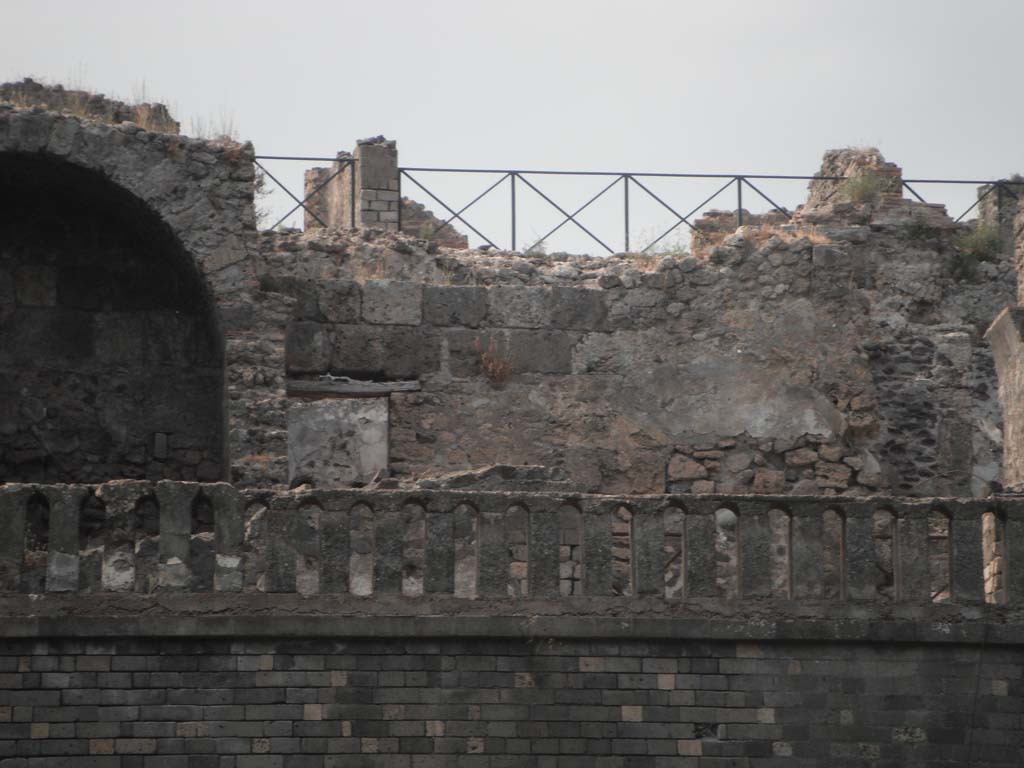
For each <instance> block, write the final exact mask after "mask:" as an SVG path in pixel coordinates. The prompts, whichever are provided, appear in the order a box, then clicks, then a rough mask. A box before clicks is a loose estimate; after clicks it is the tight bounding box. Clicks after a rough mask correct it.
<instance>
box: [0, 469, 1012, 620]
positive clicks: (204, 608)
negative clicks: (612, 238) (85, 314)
mask: <svg viewBox="0 0 1024 768" xmlns="http://www.w3.org/2000/svg"><path fill="white" fill-rule="evenodd" d="M0 521H2V523H3V531H2V533H3V536H2V537H0V591H2V592H3V593H4V594H3V597H2V599H0V613H3V614H5V615H8V616H13V615H26V614H31V615H33V616H47V615H62V616H66V615H68V613H69V612H70V613H72V614H78V615H83V616H85V615H90V614H91V615H104V614H109V613H114V614H119V615H125V616H128V615H132V614H139V615H141V614H146V615H151V614H153V613H154V612H155V613H161V612H168V611H169V612H171V613H173V614H179V613H187V614H190V615H193V614H194V615H202V614H204V613H206V612H211V613H213V614H216V615H221V614H228V615H245V614H246V613H258V614H274V613H275V612H279V611H281V612H285V613H289V614H291V613H300V614H301V613H304V614H309V615H363V616H372V615H376V614H380V615H391V616H402V615H411V616H423V615H432V616H464V615H485V616H498V615H528V616H533V615H538V616H539V615H551V616H557V615H572V616H604V617H608V616H621V617H634V618H641V617H648V618H652V617H665V616H671V617H674V618H686V617H689V618H706V619H722V620H738V619H740V618H743V619H745V620H749V621H780V620H790V621H792V620H808V621H831V620H843V621H845V620H858V621H861V622H864V621H874V620H878V621H894V622H897V623H899V622H905V621H917V622H922V621H923V622H934V621H938V622H954V623H958V622H961V621H965V620H978V619H986V620H988V621H990V622H994V623H997V624H1016V623H1018V622H1019V608H1018V606H1019V605H1020V604H1021V602H1022V600H1024V569H1014V568H1012V563H1013V562H1021V561H1022V558H1024V499H1019V498H1016V497H1003V498H993V499H987V500H983V501H982V500H963V499H900V498H883V497H874V498H869V499H850V498H842V497H772V496H689V495H681V496H633V497H613V496H592V495H570V496H566V495H557V494H541V493H527V494H515V493H500V492H449V491H420V492H417V493H413V494H410V493H408V492H403V491H372V492H366V491H358V490H355V491H326V492H315V493H312V492H285V491H280V492H269V491H255V490H253V491H248V490H238V489H236V488H234V487H233V486H230V485H227V484H222V483H217V484H197V483H184V482H171V481H165V482H159V483H155V484H152V483H145V482H130V481H121V482H113V483H107V484H105V485H100V486H96V487H86V486H31V485H7V486H3V487H2V488H0ZM986 527H987V528H989V529H997V534H996V535H987V534H985V533H984V531H983V529H984V528H986ZM989 539H991V541H989ZM994 558H999V559H1000V561H1001V565H1002V567H1001V569H1000V572H1001V574H1002V579H1001V580H1000V581H999V583H998V585H995V586H992V587H989V588H986V581H985V572H986V566H989V565H990V564H991V562H992V560H993V559H994ZM986 561H987V562H986ZM1007 562H1009V563H1010V564H1011V567H1010V568H1009V569H1007V568H1006V565H1005V564H1006V563H1007ZM989 570H991V568H989ZM996 586H997V587H998V588H996ZM18 593H21V595H23V596H25V597H19V596H18ZM80 593H91V594H92V595H93V598H91V599H90V607H85V606H82V605H80V603H81V600H80V596H79V597H76V595H80ZM196 594H204V595H207V597H204V598H203V600H202V601H199V602H196V600H195V595H196ZM28 595H35V596H36V597H32V598H29V599H28V600H27V601H26V597H27V596H28ZM296 601H298V602H296ZM73 605H74V606H76V607H74V608H72V607H71V606H73Z"/></svg>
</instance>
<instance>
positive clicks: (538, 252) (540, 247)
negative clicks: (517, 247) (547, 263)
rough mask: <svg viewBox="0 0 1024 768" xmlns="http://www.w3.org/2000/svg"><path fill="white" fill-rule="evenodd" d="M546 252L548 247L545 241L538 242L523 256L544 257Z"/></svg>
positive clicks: (524, 252)
mask: <svg viewBox="0 0 1024 768" xmlns="http://www.w3.org/2000/svg"><path fill="white" fill-rule="evenodd" d="M547 252H548V246H547V241H546V240H538V241H537V242H535V243H534V244H533V245H531V246H530V247H529V248H527V249H526V250H525V251H523V256H544V255H545V254H547Z"/></svg>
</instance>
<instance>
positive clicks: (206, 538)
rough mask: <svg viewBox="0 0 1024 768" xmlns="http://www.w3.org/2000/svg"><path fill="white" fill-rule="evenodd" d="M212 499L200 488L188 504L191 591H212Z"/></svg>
mask: <svg viewBox="0 0 1024 768" xmlns="http://www.w3.org/2000/svg"><path fill="white" fill-rule="evenodd" d="M214 514H215V513H214V507H213V501H212V500H211V499H210V497H209V496H208V495H207V494H206V493H205V492H204V491H203V490H202V489H201V488H200V489H199V490H197V491H196V494H195V496H193V497H192V503H191V504H190V505H189V568H190V570H191V573H192V575H191V581H190V582H189V589H191V590H192V591H193V592H212V591H213V572H214V567H215V562H216V552H215V543H214V530H215V525H216V521H215V519H214Z"/></svg>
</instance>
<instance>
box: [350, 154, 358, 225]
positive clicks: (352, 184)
mask: <svg viewBox="0 0 1024 768" xmlns="http://www.w3.org/2000/svg"><path fill="white" fill-rule="evenodd" d="M348 176H349V186H350V188H351V194H350V195H349V197H350V198H351V199H350V200H349V209H350V210H349V215H350V216H351V217H352V229H357V228H358V226H359V225H358V224H356V161H355V158H354V157H353V158H349V160H348Z"/></svg>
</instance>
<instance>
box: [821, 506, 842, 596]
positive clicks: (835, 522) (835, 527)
mask: <svg viewBox="0 0 1024 768" xmlns="http://www.w3.org/2000/svg"><path fill="white" fill-rule="evenodd" d="M821 586H822V590H821V596H822V597H823V598H824V599H826V600H843V599H845V597H846V516H845V515H844V514H843V511H842V510H841V509H837V508H835V507H828V508H827V509H825V511H824V512H823V513H822V516H821Z"/></svg>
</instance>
